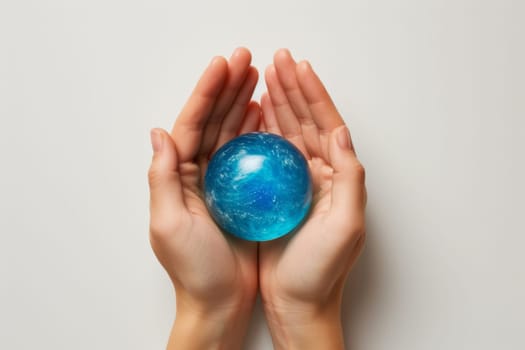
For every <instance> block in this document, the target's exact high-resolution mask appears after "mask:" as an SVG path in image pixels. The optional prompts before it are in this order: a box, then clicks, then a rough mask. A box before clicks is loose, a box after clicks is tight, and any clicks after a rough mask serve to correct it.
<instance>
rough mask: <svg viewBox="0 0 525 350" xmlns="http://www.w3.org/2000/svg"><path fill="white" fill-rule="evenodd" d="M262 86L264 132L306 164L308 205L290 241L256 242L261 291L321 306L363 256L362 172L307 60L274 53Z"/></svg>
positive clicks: (270, 298) (268, 297)
mask: <svg viewBox="0 0 525 350" xmlns="http://www.w3.org/2000/svg"><path fill="white" fill-rule="evenodd" d="M266 83H267V85H268V92H269V95H264V96H263V99H262V100H261V105H262V110H263V117H264V122H265V127H266V129H267V130H268V131H270V132H273V133H276V134H281V135H283V136H284V137H286V138H287V139H288V140H289V141H291V142H292V143H294V144H295V145H296V146H297V147H298V148H299V149H301V151H302V152H303V153H304V155H305V156H306V157H307V158H308V159H309V167H310V171H311V173H312V179H313V184H314V200H313V206H312V210H311V212H310V215H309V217H308V218H307V220H306V221H305V222H304V223H303V225H302V226H301V227H300V228H299V229H298V230H297V231H296V232H294V233H293V234H292V235H291V236H290V237H288V238H287V239H280V240H276V241H271V242H264V243H261V246H260V257H259V259H260V262H259V264H260V266H259V271H260V280H261V282H260V283H261V293H262V297H263V301H264V302H265V303H271V304H273V307H283V306H284V304H286V303H288V302H290V301H301V302H306V303H314V304H319V303H320V302H321V303H322V302H323V300H327V298H331V297H334V295H332V294H333V293H335V292H338V291H340V290H341V289H342V288H337V287H342V284H343V283H344V281H345V279H346V275H347V273H348V271H349V270H350V267H351V266H352V264H353V262H354V261H355V260H356V258H357V257H358V255H359V252H360V251H361V247H362V244H363V241H364V239H363V236H362V234H363V232H364V200H363V198H364V186H363V185H362V182H363V173H362V167H361V166H360V164H359V162H358V161H357V159H356V158H355V154H353V151H352V152H347V151H341V150H340V147H338V146H337V145H338V143H337V140H336V138H337V137H338V136H339V134H341V131H342V132H347V131H346V130H341V129H342V128H343V129H346V128H344V127H343V125H344V122H343V119H342V118H341V116H340V115H339V113H338V112H337V110H336V108H335V106H334V105H333V103H332V101H331V99H330V98H329V96H328V94H327V92H326V90H325V89H324V87H323V85H322V84H321V82H320V80H319V79H318V78H317V76H316V75H315V73H313V71H312V70H311V67H310V66H309V65H308V64H307V63H306V62H303V63H301V64H299V65H297V64H296V63H295V61H294V60H293V59H292V57H291V56H290V55H289V53H288V52H287V51H284V50H282V51H279V52H278V53H277V54H276V56H275V58H274V65H273V66H270V67H269V68H268V70H267V71H266ZM352 154H353V155H352ZM349 176H350V177H352V179H351V181H353V182H352V183H350V184H349V183H348V178H349ZM336 197H337V198H336ZM276 304H280V305H276Z"/></svg>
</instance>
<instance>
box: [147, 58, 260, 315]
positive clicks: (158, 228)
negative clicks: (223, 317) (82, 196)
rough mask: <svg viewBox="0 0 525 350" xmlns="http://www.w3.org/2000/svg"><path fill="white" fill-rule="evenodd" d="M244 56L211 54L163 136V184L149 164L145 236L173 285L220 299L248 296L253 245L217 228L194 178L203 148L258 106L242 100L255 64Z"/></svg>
mask: <svg viewBox="0 0 525 350" xmlns="http://www.w3.org/2000/svg"><path fill="white" fill-rule="evenodd" d="M250 60H251V56H250V54H249V52H248V51H247V50H245V49H239V50H237V51H235V52H234V54H233V56H232V58H231V59H230V61H229V62H226V61H225V60H224V59H222V58H215V59H214V60H213V61H212V63H211V64H210V66H209V67H208V68H207V70H206V71H205V73H204V74H203V76H202V77H201V79H200V81H199V83H198V84H197V86H196V87H195V90H194V92H193V94H192V96H191V97H190V99H189V100H188V102H187V104H186V106H185V107H184V109H183V111H182V112H181V114H180V115H179V118H178V119H177V121H176V123H175V125H174V127H173V130H172V133H171V135H168V134H166V135H165V136H166V139H167V140H165V143H167V144H168V146H169V147H167V149H168V151H169V152H172V153H173V154H172V156H171V157H170V158H171V159H173V164H170V167H171V168H172V172H171V174H169V177H170V178H171V179H170V185H169V186H163V188H160V187H162V186H156V182H161V180H159V181H157V179H156V178H157V177H161V176H157V174H156V173H155V169H153V168H152V169H151V170H150V185H152V186H151V187H152V210H151V228H150V231H151V235H150V237H151V242H152V246H153V249H154V251H155V253H156V255H157V257H158V258H159V260H160V262H161V263H162V264H163V266H164V267H165V269H166V270H167V272H168V274H169V275H170V277H171V279H172V280H173V282H174V284H175V286H176V288H177V291H178V292H179V291H182V292H184V293H186V294H187V295H189V296H191V298H193V299H196V300H197V301H199V302H205V303H208V304H209V303H210V302H212V303H215V304H217V305H219V304H220V305H221V306H224V305H225V303H227V302H228V301H229V300H235V299H236V298H237V297H238V296H239V295H240V294H249V295H250V296H252V295H253V296H254V295H255V292H256V289H257V245H256V244H255V243H251V242H242V241H240V240H238V239H235V238H233V237H229V236H225V235H224V234H223V233H222V232H221V230H220V229H219V228H218V227H217V225H216V224H215V222H214V221H213V219H212V218H211V217H210V215H209V214H208V211H207V209H206V207H205V204H204V201H203V199H202V196H201V191H200V183H201V180H202V176H203V174H204V172H205V169H206V166H207V163H208V158H209V156H210V154H212V153H213V152H214V151H215V150H216V149H217V148H218V147H220V146H221V145H222V144H223V143H225V142H226V141H228V140H229V139H231V138H233V137H234V136H236V135H237V134H238V133H239V132H240V133H244V132H249V131H254V130H256V129H257V128H258V124H259V106H258V104H257V103H250V98H251V95H252V93H253V90H254V88H255V84H256V82H257V71H256V70H255V68H253V67H251V66H250ZM164 149H166V147H164ZM164 176H166V175H164ZM157 187H159V190H155V188H157ZM157 192H163V193H162V194H158V195H156V193H157ZM155 196H157V197H162V199H157V200H153V199H154V197H155ZM179 287H180V288H179Z"/></svg>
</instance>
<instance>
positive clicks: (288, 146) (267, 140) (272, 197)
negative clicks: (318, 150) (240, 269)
mask: <svg viewBox="0 0 525 350" xmlns="http://www.w3.org/2000/svg"><path fill="white" fill-rule="evenodd" d="M204 197H205V201H206V205H207V207H208V210H209V212H210V214H211V215H212V217H213V218H214V220H215V221H216V222H217V224H218V225H219V226H220V227H221V228H222V229H223V230H224V231H226V232H228V233H230V234H233V235H235V236H237V237H239V238H242V239H245V240H250V241H268V240H271V239H275V238H278V237H281V236H284V235H286V234H287V233H290V232H291V231H293V229H294V228H295V227H296V226H297V225H299V224H300V223H301V221H302V220H303V219H304V218H305V216H306V215H307V214H308V210H309V209H310V205H311V202H312V180H311V176H310V172H309V170H308V163H307V162H306V159H305V158H304V156H303V155H302V153H301V152H300V151H299V150H298V149H297V148H296V147H295V146H294V145H293V144H292V143H290V142H289V141H287V140H286V139H284V138H282V137H280V136H277V135H274V134H269V133H264V132H253V133H248V134H243V135H241V136H238V137H236V138H234V139H233V140H231V141H229V142H228V143H226V144H225V145H223V146H222V147H221V148H219V150H218V151H217V152H216V153H215V154H214V156H213V157H212V159H211V160H210V162H209V164H208V168H207V170H206V174H205V176H204Z"/></svg>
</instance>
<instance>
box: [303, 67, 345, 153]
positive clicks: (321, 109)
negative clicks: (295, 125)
mask: <svg viewBox="0 0 525 350" xmlns="http://www.w3.org/2000/svg"><path fill="white" fill-rule="evenodd" d="M296 72H297V81H298V83H299V87H300V88H301V91H302V92H303V94H304V97H305V98H306V101H307V103H308V106H309V108H310V112H311V113H312V117H313V119H314V122H315V124H316V125H317V128H318V129H319V139H320V142H321V149H322V152H323V157H324V158H325V159H326V160H328V144H329V138H330V137H329V135H330V133H331V132H332V130H334V129H335V128H337V127H339V126H341V125H343V124H344V120H343V118H342V117H341V115H340V114H339V112H338V111H337V108H336V107H335V105H334V103H333V102H332V99H331V98H330V95H329V94H328V92H327V91H326V88H325V87H324V85H323V83H322V82H321V80H320V79H319V77H318V76H317V74H315V72H314V71H313V69H312V66H311V65H310V63H308V62H307V61H302V62H300V63H299V64H297V67H296Z"/></svg>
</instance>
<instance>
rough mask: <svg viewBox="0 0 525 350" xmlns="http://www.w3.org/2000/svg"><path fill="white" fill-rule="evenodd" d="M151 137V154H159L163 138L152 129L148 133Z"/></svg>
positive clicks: (158, 132)
mask: <svg viewBox="0 0 525 350" xmlns="http://www.w3.org/2000/svg"><path fill="white" fill-rule="evenodd" d="M150 136H151V147H152V148H153V153H157V152H160V151H161V150H162V143H163V138H162V134H161V132H160V131H158V130H155V129H152V130H151V132H150Z"/></svg>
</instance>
